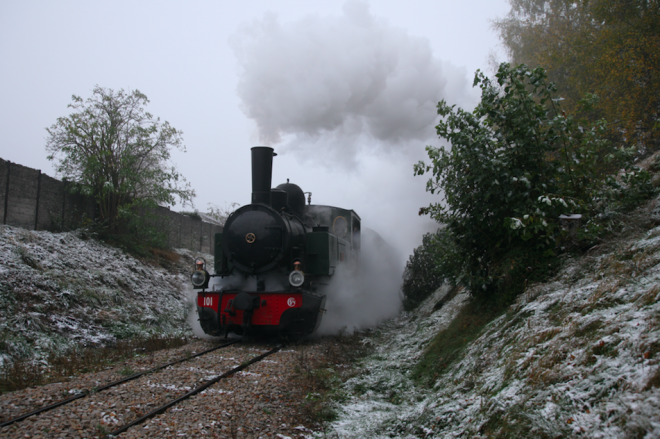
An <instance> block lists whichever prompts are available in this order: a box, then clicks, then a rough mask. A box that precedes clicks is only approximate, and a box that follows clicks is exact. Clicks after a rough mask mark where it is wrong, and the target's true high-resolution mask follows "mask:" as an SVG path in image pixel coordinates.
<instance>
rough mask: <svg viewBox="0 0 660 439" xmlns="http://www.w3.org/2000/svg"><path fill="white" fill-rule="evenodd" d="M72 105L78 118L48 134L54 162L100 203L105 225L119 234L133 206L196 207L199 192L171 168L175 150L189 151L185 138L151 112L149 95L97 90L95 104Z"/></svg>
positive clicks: (76, 101)
mask: <svg viewBox="0 0 660 439" xmlns="http://www.w3.org/2000/svg"><path fill="white" fill-rule="evenodd" d="M72 100H73V102H72V103H71V104H69V106H68V107H69V108H72V109H73V110H74V112H73V113H71V114H70V115H69V116H67V117H60V118H58V119H57V122H56V123H55V124H54V125H52V126H51V127H50V128H47V131H48V134H49V137H48V140H47V144H46V150H47V151H48V152H49V153H50V154H49V156H48V159H49V160H57V166H56V170H57V172H58V173H59V174H61V175H63V177H64V178H65V179H68V180H72V181H75V182H77V183H81V186H80V187H81V188H82V191H83V192H84V193H86V194H87V195H91V196H93V197H94V199H95V200H96V201H97V203H98V208H99V219H100V221H101V222H103V223H104V224H105V225H106V226H107V227H110V228H111V229H114V230H116V229H117V228H118V226H119V224H120V223H121V222H122V221H123V219H122V216H126V215H127V211H126V209H127V208H128V206H130V205H131V204H132V203H138V204H140V205H141V206H148V205H151V206H155V205H158V204H175V198H176V197H178V198H180V200H181V201H182V202H183V203H184V204H185V203H186V202H191V200H192V198H193V197H194V195H195V194H194V191H193V190H192V189H191V188H190V186H189V184H185V179H184V178H183V177H182V176H181V175H180V174H179V172H178V171H177V170H176V168H175V167H174V166H172V165H170V164H169V163H168V162H169V160H170V149H171V148H172V147H174V148H177V149H180V150H185V148H184V147H183V145H182V139H181V134H182V133H181V131H178V130H176V129H175V128H173V127H172V126H170V124H169V123H168V122H161V121H160V118H156V119H154V118H153V116H152V115H151V114H149V113H148V112H146V111H145V109H144V107H145V105H146V104H147V103H148V102H149V100H148V99H147V97H146V96H145V95H144V94H142V93H140V92H139V91H138V90H134V91H132V92H130V93H125V92H124V91H123V90H120V91H118V92H114V91H113V90H111V89H106V88H101V87H98V86H97V87H95V88H94V90H93V94H92V96H91V97H90V98H89V99H87V100H83V99H82V98H81V97H79V96H75V95H74V96H73V97H72Z"/></svg>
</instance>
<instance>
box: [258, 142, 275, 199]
mask: <svg viewBox="0 0 660 439" xmlns="http://www.w3.org/2000/svg"><path fill="white" fill-rule="evenodd" d="M276 155H277V154H275V153H274V152H273V148H270V147H268V146H255V147H254V148H252V204H255V203H259V204H265V205H266V206H270V186H271V180H272V174H273V157H274V156H276Z"/></svg>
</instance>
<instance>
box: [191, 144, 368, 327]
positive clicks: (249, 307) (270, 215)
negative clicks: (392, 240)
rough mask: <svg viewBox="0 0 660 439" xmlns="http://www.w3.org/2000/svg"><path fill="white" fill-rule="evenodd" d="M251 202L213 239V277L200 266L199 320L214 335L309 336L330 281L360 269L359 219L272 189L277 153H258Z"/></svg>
mask: <svg viewBox="0 0 660 439" xmlns="http://www.w3.org/2000/svg"><path fill="white" fill-rule="evenodd" d="M251 152H252V203H251V204H248V205H245V206H242V207H240V208H239V209H237V210H236V211H235V212H233V213H232V214H231V215H230V216H229V217H228V218H227V221H226V223H225V226H224V229H223V232H222V233H217V234H215V244H214V274H212V275H211V274H209V273H208V271H207V270H206V267H205V261H203V260H197V261H196V263H197V265H196V268H197V269H196V270H195V271H194V272H193V274H192V275H191V281H192V284H193V288H196V289H198V290H200V291H198V293H197V313H198V316H199V322H200V325H201V327H202V329H203V330H204V332H205V333H207V334H209V335H214V336H218V335H223V334H224V335H225V336H226V335H227V334H228V333H235V334H239V335H240V334H251V335H259V334H272V335H307V334H311V333H312V332H314V331H315V330H316V329H317V328H318V326H319V324H320V323H321V317H322V315H323V312H324V306H325V302H326V294H327V293H328V292H329V285H330V281H331V280H332V278H333V276H337V274H338V271H344V270H346V271H347V272H350V271H352V270H355V269H356V265H357V263H358V256H359V251H360V233H361V224H360V217H359V216H358V215H357V214H356V213H355V212H354V211H353V210H349V209H342V208H339V207H332V206H321V205H312V204H311V193H309V192H307V194H309V197H308V200H307V201H308V204H305V193H304V192H303V191H302V189H301V188H300V187H299V186H298V185H296V184H293V183H289V181H288V180H287V182H286V183H283V184H280V185H279V186H277V187H276V188H274V189H271V179H272V164H273V157H274V156H276V155H277V154H275V152H274V151H273V149H272V148H269V147H264V146H257V147H254V148H252V150H251Z"/></svg>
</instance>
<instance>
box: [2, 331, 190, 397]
mask: <svg viewBox="0 0 660 439" xmlns="http://www.w3.org/2000/svg"><path fill="white" fill-rule="evenodd" d="M188 342H189V340H188V339H187V338H181V337H149V338H138V339H132V340H120V341H118V342H117V344H116V345H115V346H112V347H102V348H75V349H72V350H71V351H69V352H67V353H66V354H59V353H51V354H50V355H48V360H47V361H46V362H41V363H35V362H34V361H28V360H15V361H13V362H7V363H5V364H4V365H3V366H2V367H1V368H0V393H6V392H12V391H15V390H21V389H25V388H27V387H32V386H38V385H43V384H48V383H52V382H58V381H66V380H68V379H69V377H71V376H73V375H77V374H79V373H87V372H96V371H98V370H102V369H104V368H106V367H108V366H109V365H111V364H113V363H116V362H119V361H123V360H125V359H127V358H130V357H134V356H136V355H140V354H145V353H149V352H154V351H159V350H161V349H170V348H175V347H179V346H183V345H185V344H187V343H188Z"/></svg>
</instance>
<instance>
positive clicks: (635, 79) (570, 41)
mask: <svg viewBox="0 0 660 439" xmlns="http://www.w3.org/2000/svg"><path fill="white" fill-rule="evenodd" d="M509 3H510V4H511V11H510V12H509V14H508V15H507V17H505V18H504V19H500V20H496V21H495V28H496V29H497V30H498V31H499V33H500V37H501V39H502V41H503V43H504V45H505V47H506V48H507V49H508V50H509V55H510V57H511V59H512V62H514V63H526V64H528V65H530V66H544V67H545V68H546V69H547V70H548V76H549V78H550V79H551V80H552V81H553V82H554V83H555V84H557V87H558V88H559V90H560V92H561V93H562V96H563V97H564V98H565V99H566V100H565V102H564V107H565V108H566V109H567V110H568V111H571V112H573V111H576V110H578V108H579V101H580V99H581V97H582V96H584V95H586V94H587V93H594V94H596V95H598V96H600V97H601V98H602V102H603V103H602V105H601V106H600V107H599V109H598V111H597V112H595V113H584V114H585V115H589V116H590V117H592V118H595V117H604V118H606V119H607V120H609V121H611V125H610V127H609V129H608V136H609V137H610V138H612V139H619V140H626V141H628V142H630V143H631V144H633V145H636V146H637V148H638V153H642V154H643V153H646V152H647V151H654V150H657V149H658V148H660V130H659V129H658V128H660V126H659V125H658V120H659V117H660V115H659V113H660V2H658V1H657V0H577V1H565V0H509Z"/></svg>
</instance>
